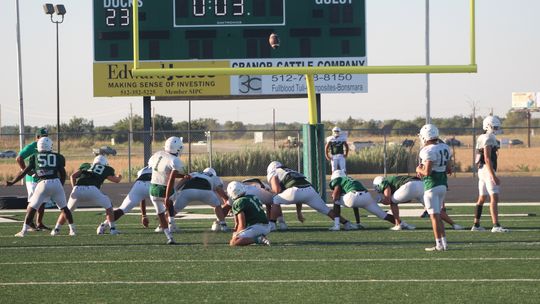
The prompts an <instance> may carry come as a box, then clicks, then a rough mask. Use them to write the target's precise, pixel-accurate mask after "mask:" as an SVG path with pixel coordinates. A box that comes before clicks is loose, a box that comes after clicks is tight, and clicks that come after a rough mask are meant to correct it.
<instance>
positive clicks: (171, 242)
mask: <svg viewBox="0 0 540 304" xmlns="http://www.w3.org/2000/svg"><path fill="white" fill-rule="evenodd" d="M167 245H176V242H175V241H174V239H173V238H170V239H167Z"/></svg>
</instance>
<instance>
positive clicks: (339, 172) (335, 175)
mask: <svg viewBox="0 0 540 304" xmlns="http://www.w3.org/2000/svg"><path fill="white" fill-rule="evenodd" d="M338 177H347V174H345V171H343V170H336V171H334V172H333V173H332V176H331V177H330V180H331V181H332V180H334V179H336V178H338Z"/></svg>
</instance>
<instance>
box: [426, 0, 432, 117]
mask: <svg viewBox="0 0 540 304" xmlns="http://www.w3.org/2000/svg"><path fill="white" fill-rule="evenodd" d="M426 65H429V0H426ZM430 82H431V79H430V74H429V73H427V74H426V124H429V123H431V105H430V103H431V92H430V86H431V84H430Z"/></svg>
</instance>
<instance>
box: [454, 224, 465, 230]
mask: <svg viewBox="0 0 540 304" xmlns="http://www.w3.org/2000/svg"><path fill="white" fill-rule="evenodd" d="M452 228H453V229H454V230H463V226H461V225H458V224H454V225H452Z"/></svg>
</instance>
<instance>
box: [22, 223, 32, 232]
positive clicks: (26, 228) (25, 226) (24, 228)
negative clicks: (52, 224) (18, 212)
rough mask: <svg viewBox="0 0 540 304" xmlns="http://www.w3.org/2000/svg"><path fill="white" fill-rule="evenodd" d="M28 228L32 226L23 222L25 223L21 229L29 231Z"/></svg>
mask: <svg viewBox="0 0 540 304" xmlns="http://www.w3.org/2000/svg"><path fill="white" fill-rule="evenodd" d="M28 228H30V226H28V225H26V224H23V225H22V230H21V231H22V232H26V231H28Z"/></svg>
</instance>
